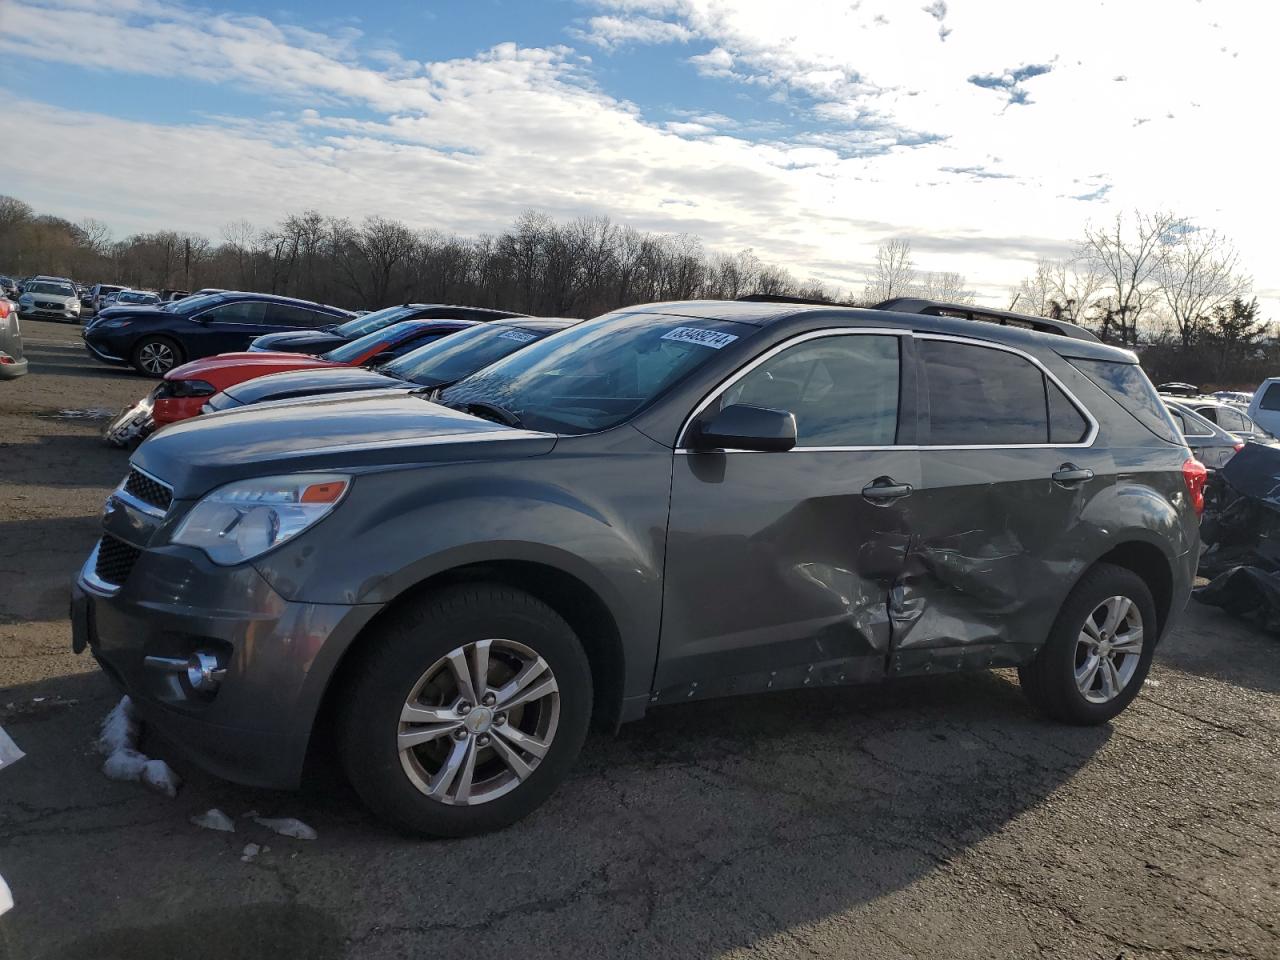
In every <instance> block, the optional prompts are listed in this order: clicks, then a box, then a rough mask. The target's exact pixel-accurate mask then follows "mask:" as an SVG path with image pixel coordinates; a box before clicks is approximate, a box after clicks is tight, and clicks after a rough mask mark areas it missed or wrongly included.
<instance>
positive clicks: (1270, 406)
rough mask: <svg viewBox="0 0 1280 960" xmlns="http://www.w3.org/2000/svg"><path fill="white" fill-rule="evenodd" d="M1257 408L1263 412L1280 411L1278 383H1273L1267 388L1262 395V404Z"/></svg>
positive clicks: (1279, 387)
mask: <svg viewBox="0 0 1280 960" xmlns="http://www.w3.org/2000/svg"><path fill="white" fill-rule="evenodd" d="M1258 406H1260V407H1262V409H1263V410H1280V383H1273V384H1271V386H1269V387H1267V392H1266V393H1264V394H1263V395H1262V402H1261V403H1260V404H1258Z"/></svg>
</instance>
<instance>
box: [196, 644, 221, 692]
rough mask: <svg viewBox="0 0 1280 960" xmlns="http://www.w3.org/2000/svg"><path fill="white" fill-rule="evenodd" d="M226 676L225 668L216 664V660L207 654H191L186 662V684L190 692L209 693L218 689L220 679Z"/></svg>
mask: <svg viewBox="0 0 1280 960" xmlns="http://www.w3.org/2000/svg"><path fill="white" fill-rule="evenodd" d="M226 675H227V668H226V667H224V666H222V665H221V664H220V663H218V658H217V657H215V656H213V655H212V654H209V653H193V654H192V655H191V659H189V660H188V661H187V683H189V684H191V689H192V690H199V691H200V692H201V693H211V692H212V691H214V690H217V689H218V685H219V684H221V683H222V678H223V677H225V676H226Z"/></svg>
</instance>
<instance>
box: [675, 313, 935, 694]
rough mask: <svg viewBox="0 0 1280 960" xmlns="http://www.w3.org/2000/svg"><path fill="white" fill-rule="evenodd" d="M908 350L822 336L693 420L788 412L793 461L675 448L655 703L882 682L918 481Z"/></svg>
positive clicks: (716, 399) (734, 382)
mask: <svg viewBox="0 0 1280 960" xmlns="http://www.w3.org/2000/svg"><path fill="white" fill-rule="evenodd" d="M910 354H911V339H910V336H909V335H899V333H898V332H896V331H883V332H854V331H839V330H833V331H823V332H822V333H819V334H806V335H801V336H799V337H796V338H794V339H793V340H790V341H788V342H786V343H784V344H782V345H779V346H777V347H775V348H773V349H772V350H770V351H768V352H767V353H766V354H764V355H763V356H762V357H759V358H757V359H756V360H754V361H752V362H751V363H749V364H747V365H746V367H744V368H743V369H742V370H741V371H739V372H738V374H736V375H735V376H734V377H732V378H730V380H729V381H727V382H726V383H725V384H722V385H721V387H720V388H719V389H718V390H717V391H716V392H715V393H714V394H713V395H712V396H711V397H710V398H709V399H708V401H707V404H706V405H705V407H704V408H703V409H702V410H701V411H700V412H699V413H698V414H697V417H695V418H694V421H695V422H696V420H697V418H698V417H705V416H710V415H713V414H714V413H715V412H717V411H718V410H720V409H722V408H723V407H724V406H727V405H729V404H734V403H743V404H752V405H755V406H763V407H770V408H774V409H782V410H789V411H791V412H792V413H793V414H795V417H796V421H797V426H798V435H799V440H798V444H797V446H796V447H795V448H794V449H793V450H791V451H789V452H786V453H759V452H747V451H712V452H694V451H689V450H684V449H677V451H676V454H675V457H674V464H673V476H672V487H671V512H670V525H669V533H668V539H667V560H666V573H665V584H666V587H665V592H664V596H663V611H662V641H661V656H660V659H659V665H658V669H657V675H656V677H655V682H654V687H655V690H657V691H658V693H659V696H677V697H681V698H684V697H690V696H702V695H710V694H719V693H733V692H746V691H750V690H766V689H782V688H784V687H798V686H805V685H819V684H823V683H841V682H854V681H857V680H864V679H870V678H876V677H881V676H883V674H884V666H885V659H886V656H887V654H888V649H889V622H888V608H887V604H888V596H889V590H890V587H891V586H892V584H893V583H894V581H895V580H896V579H897V578H898V576H899V575H900V574H901V572H902V570H903V564H904V559H905V556H906V547H907V542H908V539H909V532H908V529H907V523H906V516H907V512H908V511H909V509H910V504H911V502H912V497H911V496H910V493H911V491H912V490H913V489H914V488H915V486H916V485H918V483H919V457H918V454H917V453H916V451H915V449H914V448H913V446H912V444H913V442H914V431H915V412H914V397H915V385H914V380H913V377H914V366H913V364H912V363H911V360H910Z"/></svg>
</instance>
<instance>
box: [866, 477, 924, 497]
mask: <svg viewBox="0 0 1280 960" xmlns="http://www.w3.org/2000/svg"><path fill="white" fill-rule="evenodd" d="M913 489H914V488H913V487H912V486H911V484H909V483H898V482H897V481H896V480H894V479H893V478H892V477H876V478H875V479H874V480H872V481H871V482H870V483H869V484H867V485H866V486H865V487H863V488H862V496H863V497H864V498H865V499H867V500H870V501H872V502H886V503H887V502H888V501H890V500H897V499H899V498H901V497H909V496H911V491H912V490H913Z"/></svg>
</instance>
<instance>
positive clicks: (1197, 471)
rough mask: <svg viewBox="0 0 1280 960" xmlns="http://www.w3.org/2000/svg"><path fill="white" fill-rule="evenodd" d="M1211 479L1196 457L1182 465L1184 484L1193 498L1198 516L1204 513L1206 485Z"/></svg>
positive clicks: (1192, 502)
mask: <svg viewBox="0 0 1280 960" xmlns="http://www.w3.org/2000/svg"><path fill="white" fill-rule="evenodd" d="M1208 479H1209V471H1208V470H1206V469H1205V465H1204V464H1203V463H1201V462H1200V461H1199V460H1197V459H1196V458H1195V457H1192V458H1191V459H1189V460H1188V461H1187V462H1186V463H1184V464H1183V465H1182V482H1183V483H1185V484H1186V485H1187V493H1188V495H1190V497H1191V506H1192V507H1194V508H1195V511H1196V516H1197V517H1198V516H1200V514H1202V513H1204V485H1205V481H1207V480H1208Z"/></svg>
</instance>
